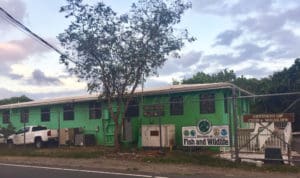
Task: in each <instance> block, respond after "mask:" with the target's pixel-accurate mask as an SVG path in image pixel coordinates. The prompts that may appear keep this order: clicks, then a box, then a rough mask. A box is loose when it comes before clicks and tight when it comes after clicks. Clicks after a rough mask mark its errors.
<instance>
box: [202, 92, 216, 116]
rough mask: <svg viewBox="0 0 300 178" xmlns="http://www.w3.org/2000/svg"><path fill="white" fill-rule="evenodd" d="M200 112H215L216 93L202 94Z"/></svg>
mask: <svg viewBox="0 0 300 178" xmlns="http://www.w3.org/2000/svg"><path fill="white" fill-rule="evenodd" d="M200 113H201V114H209V113H215V95H214V94H202V95H200Z"/></svg>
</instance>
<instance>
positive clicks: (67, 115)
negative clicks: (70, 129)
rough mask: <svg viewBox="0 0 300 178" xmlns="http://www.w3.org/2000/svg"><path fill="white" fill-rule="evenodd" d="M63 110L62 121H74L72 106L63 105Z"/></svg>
mask: <svg viewBox="0 0 300 178" xmlns="http://www.w3.org/2000/svg"><path fill="white" fill-rule="evenodd" d="M63 109H64V120H66V121H69V120H74V106H73V104H65V105H64V106H63Z"/></svg>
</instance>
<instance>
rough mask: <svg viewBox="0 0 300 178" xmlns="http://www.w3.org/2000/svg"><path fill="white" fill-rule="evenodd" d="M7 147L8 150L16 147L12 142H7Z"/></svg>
mask: <svg viewBox="0 0 300 178" xmlns="http://www.w3.org/2000/svg"><path fill="white" fill-rule="evenodd" d="M7 147H8V148H13V147H14V143H13V141H12V140H7Z"/></svg>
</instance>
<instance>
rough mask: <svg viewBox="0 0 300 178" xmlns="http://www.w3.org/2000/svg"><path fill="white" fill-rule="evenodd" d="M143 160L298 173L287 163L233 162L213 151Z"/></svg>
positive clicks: (145, 159) (173, 153)
mask: <svg viewBox="0 0 300 178" xmlns="http://www.w3.org/2000/svg"><path fill="white" fill-rule="evenodd" d="M143 161H145V162H153V163H172V164H193V165H203V166H211V167H219V168H237V169H242V170H248V171H270V172H282V173H299V172H300V167H298V166H289V165H263V166H262V167H257V166H256V165H254V164H251V163H245V162H242V163H235V162H232V161H229V160H226V159H222V158H219V157H216V156H215V153H211V152H201V153H185V152H181V151H173V152H169V153H167V154H166V155H164V156H154V157H145V158H143Z"/></svg>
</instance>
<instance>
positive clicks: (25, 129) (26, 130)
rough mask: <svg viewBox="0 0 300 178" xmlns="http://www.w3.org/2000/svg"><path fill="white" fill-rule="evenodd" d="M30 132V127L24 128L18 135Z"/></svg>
mask: <svg viewBox="0 0 300 178" xmlns="http://www.w3.org/2000/svg"><path fill="white" fill-rule="evenodd" d="M28 131H29V127H25V128H22V129H20V130H18V131H17V132H16V134H22V133H26V132H28Z"/></svg>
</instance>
